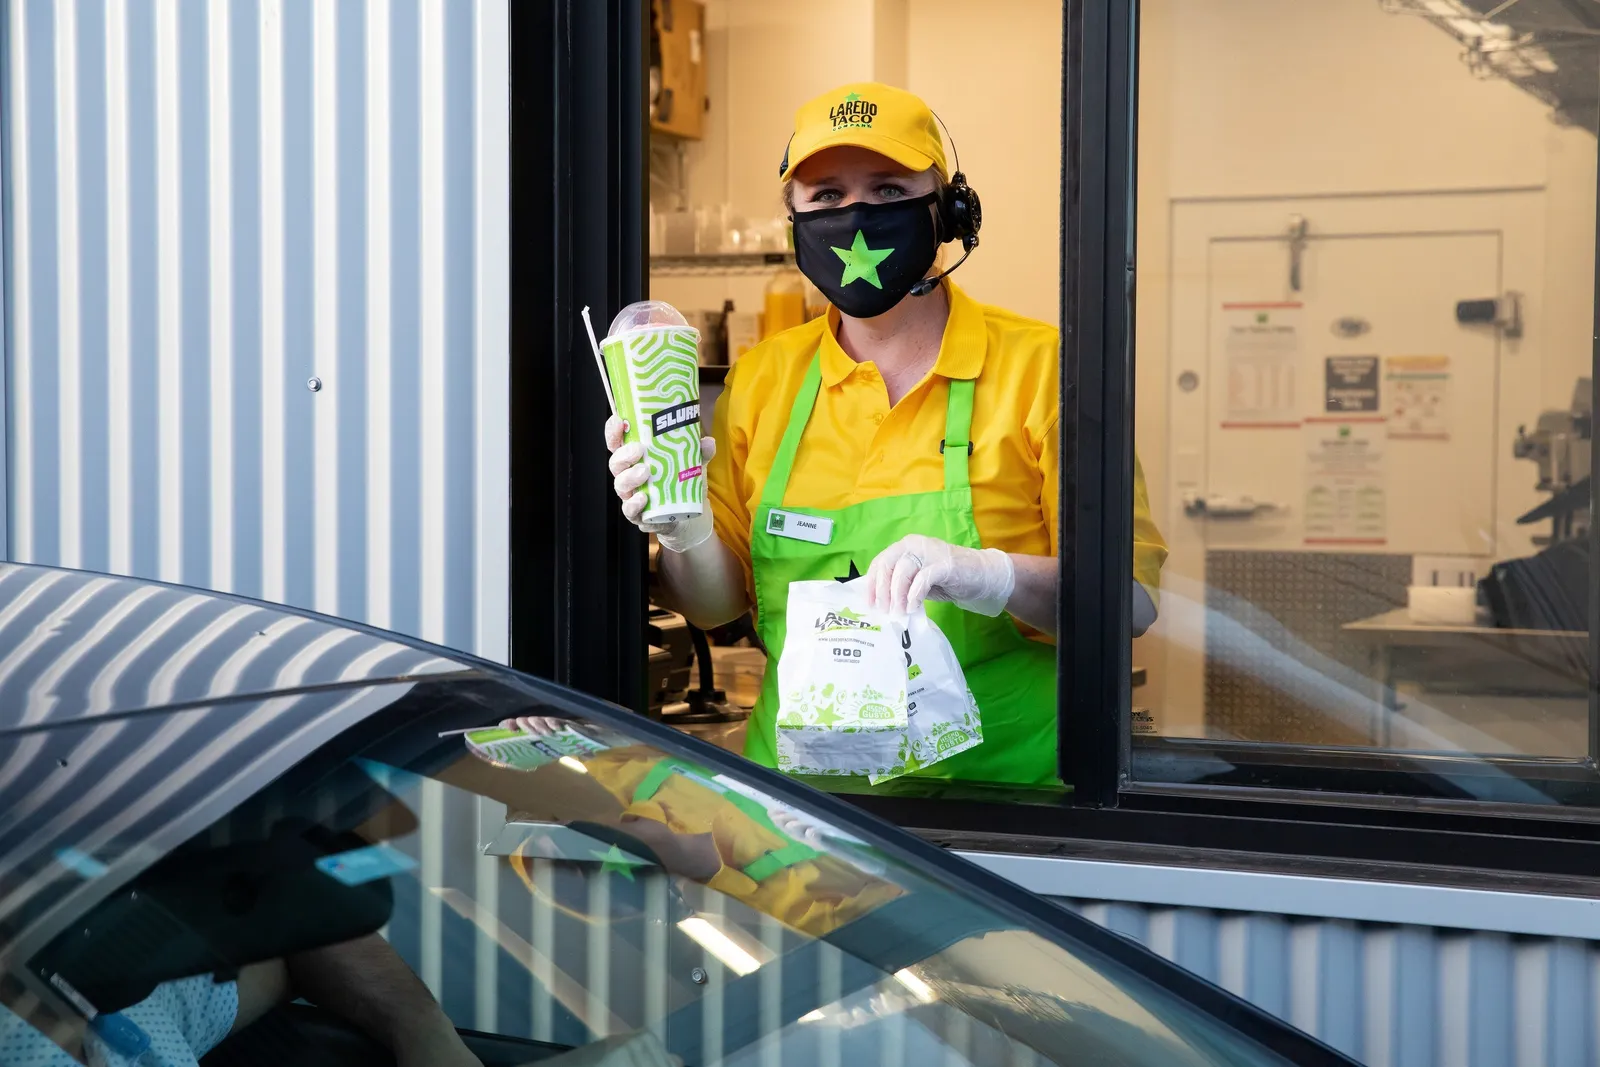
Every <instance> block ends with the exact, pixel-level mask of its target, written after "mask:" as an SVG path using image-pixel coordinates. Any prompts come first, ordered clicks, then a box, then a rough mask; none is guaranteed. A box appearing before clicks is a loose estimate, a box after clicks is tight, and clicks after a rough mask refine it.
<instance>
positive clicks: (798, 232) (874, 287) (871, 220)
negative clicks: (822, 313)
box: [794, 193, 939, 319]
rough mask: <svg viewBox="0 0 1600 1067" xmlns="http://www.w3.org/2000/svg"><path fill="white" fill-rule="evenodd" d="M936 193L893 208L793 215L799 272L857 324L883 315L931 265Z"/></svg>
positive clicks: (853, 206) (851, 208)
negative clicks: (930, 207)
mask: <svg viewBox="0 0 1600 1067" xmlns="http://www.w3.org/2000/svg"><path fill="white" fill-rule="evenodd" d="M938 198H939V194H938V193H929V194H928V195H927V196H919V197H917V198H916V199H915V200H897V201H895V202H893V203H890V204H851V205H850V206H849V207H837V208H825V209H823V210H821V211H797V212H795V215H794V256H795V264H796V265H797V266H798V267H799V268H800V273H802V274H804V275H805V276H806V277H807V278H810V279H811V284H812V285H815V286H816V287H817V288H818V289H820V290H821V291H822V295H823V296H825V297H827V298H828V303H830V304H832V305H833V306H834V307H836V308H838V309H839V310H840V312H842V313H843V314H846V315H849V316H850V317H851V318H853V319H871V318H876V317H877V316H879V315H882V314H883V313H884V312H885V311H888V310H889V309H890V308H892V307H894V306H895V305H896V304H898V303H900V301H901V300H904V299H905V296H906V294H907V293H909V292H910V291H911V287H912V286H913V285H916V284H917V283H918V282H920V281H921V280H922V279H923V278H924V277H925V276H926V275H927V273H928V268H929V267H931V266H933V259H934V256H935V255H936V254H937V253H938V250H939V242H938V238H937V236H936V235H935V234H934V229H933V213H932V212H931V211H929V210H928V208H929V206H930V205H931V204H933V203H934V202H935V201H936V200H938Z"/></svg>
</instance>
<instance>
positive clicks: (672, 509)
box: [585, 300, 705, 523]
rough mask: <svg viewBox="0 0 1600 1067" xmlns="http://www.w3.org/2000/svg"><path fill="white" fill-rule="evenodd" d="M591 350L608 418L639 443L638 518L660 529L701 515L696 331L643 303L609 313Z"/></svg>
mask: <svg viewBox="0 0 1600 1067" xmlns="http://www.w3.org/2000/svg"><path fill="white" fill-rule="evenodd" d="M585 313H586V314H587V309H586V312H585ZM599 349H600V353H601V354H602V357H601V358H602V360H603V362H602V367H601V369H602V372H603V374H604V377H605V382H606V385H607V390H608V392H609V393H610V397H611V405H612V410H613V411H614V412H615V414H616V415H617V416H618V417H619V418H621V419H622V420H623V421H624V422H626V423H627V424H628V432H627V434H626V436H625V437H624V441H625V443H628V444H632V443H635V442H638V443H642V444H643V445H644V454H645V462H646V463H648V464H649V467H650V481H649V482H648V483H646V485H645V493H646V494H647V495H648V500H649V503H648V504H646V505H645V509H644V514H643V515H642V516H640V518H641V519H642V520H643V521H645V522H650V523H667V522H679V521H682V520H683V519H688V518H693V517H694V516H696V515H699V514H701V512H702V511H703V510H704V509H705V473H704V467H703V465H702V460H701V455H700V436H701V428H700V358H699V352H700V331H698V330H696V329H695V328H694V327H692V326H690V325H689V324H688V322H687V321H686V320H685V319H684V317H683V315H682V314H681V313H680V312H679V311H678V309H677V308H675V307H673V306H672V305H671V304H666V303H663V302H661V301H659V300H643V301H640V302H638V303H636V304H629V305H628V306H627V307H625V308H623V309H622V310H621V311H620V312H618V313H617V317H616V318H614V319H612V320H611V329H610V331H608V333H607V334H606V339H605V340H604V341H601V342H600V343H599Z"/></svg>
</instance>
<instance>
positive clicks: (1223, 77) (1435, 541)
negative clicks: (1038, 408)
mask: <svg viewBox="0 0 1600 1067" xmlns="http://www.w3.org/2000/svg"><path fill="white" fill-rule="evenodd" d="M1142 10H1143V14H1142V22H1141V39H1140V46H1139V47H1140V53H1139V56H1140V58H1139V86H1138V100H1139V113H1138V119H1139V123H1138V158H1139V175H1138V190H1137V212H1138V220H1137V222H1138V259H1139V263H1140V279H1139V300H1138V311H1137V315H1138V318H1137V346H1136V354H1135V359H1136V365H1137V369H1136V374H1137V397H1138V400H1137V410H1136V439H1137V444H1138V448H1139V451H1140V453H1141V455H1142V457H1143V459H1144V461H1145V464H1146V468H1145V469H1146V473H1147V474H1148V475H1149V487H1150V494H1151V503H1152V507H1153V511H1154V514H1155V515H1156V517H1157V521H1158V523H1159V524H1160V526H1161V528H1162V531H1163V533H1164V534H1165V535H1166V539H1167V541H1168V542H1169V545H1170V551H1171V555H1170V557H1169V558H1168V560H1167V562H1166V565H1165V569H1164V570H1163V573H1162V577H1161V589H1160V619H1159V622H1158V623H1157V625H1156V626H1155V628H1154V629H1153V630H1152V631H1151V632H1150V634H1149V635H1147V636H1145V637H1144V638H1142V639H1140V640H1138V641H1137V642H1136V643H1135V645H1134V653H1133V658H1134V662H1135V664H1136V665H1137V666H1139V667H1141V668H1143V675H1144V679H1143V681H1144V684H1143V685H1141V686H1138V687H1136V688H1135V689H1134V690H1133V705H1134V709H1133V716H1132V721H1133V731H1134V734H1135V741H1136V745H1135V752H1136V757H1135V762H1136V765H1139V766H1141V767H1143V768H1144V770H1145V772H1146V773H1156V772H1152V771H1151V768H1152V766H1154V764H1152V763H1151V762H1150V758H1151V757H1154V756H1172V755H1173V754H1174V753H1175V752H1177V751H1179V750H1180V749H1182V747H1183V746H1175V745H1173V744H1171V741H1172V739H1209V740H1211V741H1215V742H1237V741H1244V742H1275V743H1279V744H1282V745H1289V746H1296V747H1304V746H1316V747H1322V746H1326V747H1328V748H1330V749H1333V748H1340V749H1353V750H1355V752H1356V753H1357V754H1358V755H1359V753H1362V752H1368V751H1370V750H1374V749H1381V750H1396V751H1399V752H1403V753H1449V754H1457V755H1469V756H1473V757H1482V759H1479V760H1478V761H1476V762H1478V764H1479V765H1480V767H1481V768H1482V770H1481V771H1480V775H1481V777H1480V778H1479V780H1478V784H1474V785H1469V786H1467V787H1466V793H1467V795H1469V796H1487V795H1493V796H1496V797H1499V798H1501V799H1517V800H1528V801H1534V802H1548V801H1551V800H1562V801H1564V802H1570V801H1572V800H1573V799H1574V798H1581V797H1589V796H1592V795H1593V791H1592V790H1589V791H1587V792H1586V791H1585V790H1584V789H1579V788H1576V787H1574V789H1568V790H1561V789H1554V788H1546V787H1544V786H1535V787H1532V788H1527V789H1523V788H1520V787H1515V788H1514V787H1512V786H1511V785H1509V784H1507V782H1506V781H1505V779H1506V774H1511V775H1512V776H1513V777H1515V778H1519V779H1536V778H1538V777H1539V776H1540V775H1541V774H1545V773H1546V771H1543V770H1539V769H1537V768H1534V769H1529V768H1527V767H1526V766H1523V767H1522V769H1520V770H1518V769H1508V765H1507V764H1506V763H1505V762H1504V761H1503V760H1502V761H1500V762H1498V763H1496V762H1495V761H1496V759H1498V758H1500V757H1539V758H1541V759H1543V760H1545V761H1581V760H1585V759H1587V758H1588V757H1590V756H1592V755H1593V752H1592V749H1591V710H1590V701H1589V697H1588V692H1589V684H1588V679H1589V671H1590V666H1589V649H1590V640H1589V617H1590V605H1589V589H1590V571H1589V563H1588V560H1589V553H1590V544H1591V541H1590V503H1589V500H1590V492H1589V473H1590V453H1591V433H1590V426H1591V414H1592V410H1593V406H1592V395H1593V372H1592V351H1593V343H1592V340H1593V339H1592V334H1593V328H1594V325H1593V324H1594V311H1595V309H1594V270H1595V195H1596V182H1595V175H1596V93H1595V91H1594V84H1595V78H1596V73H1597V67H1600V38H1597V36H1596V34H1597V33H1600V11H1596V10H1590V9H1589V8H1587V7H1584V8H1583V9H1582V10H1580V9H1579V8H1578V7H1576V6H1566V7H1560V9H1559V11H1555V12H1552V11H1551V10H1550V9H1547V8H1546V7H1545V6H1543V5H1533V4H1501V3H1497V2H1495V0H1385V2H1383V3H1381V4H1380V3H1368V2H1364V0H1342V2H1337V3H1326V2H1322V0H1288V2H1281V3H1280V2H1277V0H1272V2H1266V0H1258V2H1245V3H1237V2H1235V0H1181V2H1172V3H1148V4H1145V5H1144V6H1143V9H1142ZM1547 15H1549V16H1552V17H1546V16H1547ZM1189 748H1190V749H1191V750H1192V748H1193V746H1189ZM1141 753H1142V754H1143V756H1144V757H1146V758H1145V762H1143V763H1141V762H1140V760H1141V756H1140V755H1139V754H1141ZM1258 755H1259V754H1258ZM1241 758H1243V759H1251V758H1257V757H1256V756H1251V755H1249V754H1245V755H1244V756H1242V757H1241ZM1259 758H1263V759H1267V758H1269V757H1266V756H1260V757H1259ZM1271 758H1276V757H1271ZM1319 758H1321V757H1319ZM1326 758H1327V759H1332V758H1333V756H1332V755H1331V754H1330V755H1328V756H1327V757H1326ZM1312 762H1313V763H1315V762H1317V760H1315V759H1314V760H1312ZM1163 766H1164V767H1165V768H1166V769H1165V770H1163V771H1160V772H1159V773H1160V774H1162V775H1167V774H1173V775H1177V776H1178V777H1180V778H1185V777H1193V776H1196V775H1198V776H1199V777H1201V778H1206V779H1207V780H1223V778H1225V777H1226V775H1223V776H1221V777H1216V776H1212V775H1211V771H1195V770H1194V769H1193V767H1194V765H1192V764H1186V765H1185V766H1186V767H1188V768H1189V769H1188V770H1184V771H1178V770H1174V769H1173V767H1174V765H1173V764H1170V763H1167V764H1163ZM1215 766H1216V764H1215V763H1214V762H1213V764H1212V769H1213V770H1214V768H1215ZM1490 767H1494V768H1496V769H1495V770H1494V771H1493V772H1492V773H1490V772H1489V770H1488V768H1490ZM1579 770H1580V769H1579V768H1576V766H1575V765H1574V771H1573V774H1571V775H1568V776H1567V777H1568V779H1569V780H1570V781H1577V779H1578V778H1581V777H1582V775H1581V774H1580V773H1579ZM1502 771H1504V772H1505V773H1501V772H1502ZM1489 780H1500V784H1495V785H1491V784H1484V783H1485V782H1486V781H1489ZM1406 788H1417V786H1416V785H1415V784H1414V783H1413V784H1411V785H1408V786H1406Z"/></svg>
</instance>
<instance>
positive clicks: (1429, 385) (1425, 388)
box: [1384, 356, 1450, 441]
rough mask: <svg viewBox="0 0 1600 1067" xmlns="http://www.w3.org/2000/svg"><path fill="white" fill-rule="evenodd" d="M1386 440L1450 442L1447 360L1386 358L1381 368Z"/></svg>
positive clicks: (1422, 357) (1443, 358) (1441, 358)
mask: <svg viewBox="0 0 1600 1067" xmlns="http://www.w3.org/2000/svg"><path fill="white" fill-rule="evenodd" d="M1384 371H1385V373H1384V389H1385V391H1386V392H1387V393H1388V396H1389V436H1390V437H1393V438H1398V439H1406V438H1410V439H1412V440H1421V441H1448V440H1449V439H1450V357H1449V356H1390V357H1389V358H1388V360H1387V361H1386V366H1385V368H1384Z"/></svg>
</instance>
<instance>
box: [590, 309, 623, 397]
mask: <svg viewBox="0 0 1600 1067" xmlns="http://www.w3.org/2000/svg"><path fill="white" fill-rule="evenodd" d="M583 328H584V329H585V330H588V331H589V347H590V348H592V349H594V365H595V366H596V367H597V368H599V370H600V384H601V385H603V386H605V388H606V403H608V404H610V405H611V414H612V415H613V416H615V417H616V418H619V419H620V418H621V417H622V416H621V415H619V414H617V398H616V397H615V396H613V395H612V394H611V376H610V375H608V374H607V373H606V357H605V356H603V355H601V354H600V342H599V341H597V340H595V337H594V323H592V322H590V321H589V306H588V305H587V304H585V305H584V308H583Z"/></svg>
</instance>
